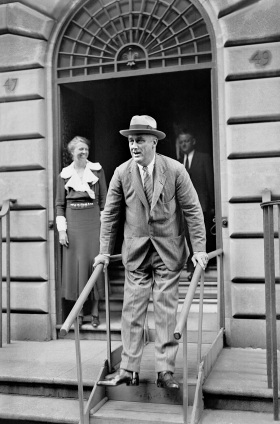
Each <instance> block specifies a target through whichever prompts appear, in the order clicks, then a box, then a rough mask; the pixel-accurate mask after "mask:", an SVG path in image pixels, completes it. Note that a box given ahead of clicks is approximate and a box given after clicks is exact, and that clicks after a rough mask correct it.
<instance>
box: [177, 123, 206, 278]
mask: <svg viewBox="0 0 280 424" xmlns="http://www.w3.org/2000/svg"><path fill="white" fill-rule="evenodd" d="M176 144H177V152H178V159H179V161H180V162H182V163H183V165H184V166H185V168H186V170H187V171H188V173H189V175H190V178H191V180H192V183H193V185H194V188H195V190H196V192H197V194H198V198H199V202H200V204H201V208H202V211H203V215H204V223H205V228H206V238H207V240H210V238H211V234H210V228H211V224H212V222H211V219H212V218H213V216H214V177H213V166H212V162H211V158H210V156H209V155H208V154H207V153H202V152H199V151H197V150H196V149H195V147H196V139H195V137H194V136H193V134H192V133H191V132H190V131H189V130H188V129H186V128H183V129H181V130H180V131H179V133H178V137H177V140H176ZM186 239H187V243H188V247H189V250H190V256H189V260H188V263H187V269H188V271H189V272H190V275H189V280H191V278H192V274H193V271H194V266H193V263H192V261H191V260H190V258H191V257H192V253H193V249H192V245H191V240H190V237H189V234H188V231H187V228H186Z"/></svg>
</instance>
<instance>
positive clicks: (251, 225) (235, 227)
mask: <svg viewBox="0 0 280 424" xmlns="http://www.w3.org/2000/svg"><path fill="white" fill-rule="evenodd" d="M228 211H229V214H228V230H229V235H230V237H242V236H243V237H250V236H251V237H252V236H253V237H257V236H258V237H262V236H263V210H262V209H261V207H260V204H259V203H230V204H229V208H228ZM275 212H276V210H275ZM275 215H276V213H275ZM276 222H277V221H276V216H275V228H276Z"/></svg>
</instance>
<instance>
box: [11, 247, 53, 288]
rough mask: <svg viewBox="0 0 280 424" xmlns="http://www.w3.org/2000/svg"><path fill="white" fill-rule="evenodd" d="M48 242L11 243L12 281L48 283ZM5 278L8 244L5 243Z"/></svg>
mask: <svg viewBox="0 0 280 424" xmlns="http://www.w3.org/2000/svg"><path fill="white" fill-rule="evenodd" d="M47 250H48V249H47V243H46V242H21V243H18V242H12V243H11V279H12V280H27V281H30V280H31V281H46V280H47V279H48V266H47V261H48V251H47ZM3 276H5V277H6V243H3Z"/></svg>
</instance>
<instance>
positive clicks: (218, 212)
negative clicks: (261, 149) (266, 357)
mask: <svg viewBox="0 0 280 424" xmlns="http://www.w3.org/2000/svg"><path fill="white" fill-rule="evenodd" d="M191 2H192V3H193V4H194V6H195V7H196V8H197V9H198V10H199V12H200V13H201V16H202V17H203V19H204V20H205V23H206V25H207V29H208V31H209V35H210V40H211V48H212V61H211V63H205V64H204V63H198V64H190V65H176V66H174V67H168V68H164V71H163V68H155V69H143V70H130V71H125V72H124V71H122V72H115V73H114V74H113V75H114V76H113V78H124V77H133V76H141V75H155V74H162V73H176V72H183V71H190V70H193V71H194V70H199V69H210V74H211V78H210V84H211V99H212V101H211V117H212V146H213V171H214V188H215V223H216V248H217V249H218V248H223V235H222V201H221V195H222V193H221V167H220V139H219V104H218V68H217V45H216V35H215V31H214V28H213V24H212V22H211V20H210V17H209V16H208V13H207V10H206V8H204V7H203V6H202V5H201V4H200V2H199V0H191ZM81 3H82V1H81V2H80V3H79V4H78V5H76V7H74V8H73V9H72V10H71V12H70V13H69V16H68V17H67V18H66V19H64V23H63V26H62V27H61V28H60V33H59V35H58V36H57V37H56V40H55V47H54V49H53V55H52V81H53V84H52V86H53V140H54V146H53V187H54V188H53V193H54V195H53V197H54V200H55V193H56V180H57V176H58V174H59V172H60V169H61V148H62V143H61V89H60V87H61V86H62V85H63V84H65V83H70V82H71V83H74V82H83V81H98V80H106V79H111V78H112V74H111V73H110V74H102V75H99V74H98V75H91V76H81V77H74V78H57V72H56V65H55V64H56V63H57V55H58V46H59V44H60V42H61V39H62V36H63V34H64V31H65V29H66V28H67V26H68V25H69V23H70V22H71V19H72V18H73V16H74V15H75V13H76V11H77V10H78V9H79V7H81ZM54 205H55V202H54ZM54 216H55V211H54ZM54 241H55V246H54V252H55V267H54V268H55V287H56V299H55V302H56V312H57V321H58V323H60V322H62V309H61V305H62V303H61V247H60V245H59V243H58V237H57V232H55V237H54ZM222 280H223V278H222Z"/></svg>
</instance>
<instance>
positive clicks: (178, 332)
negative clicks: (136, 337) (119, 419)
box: [60, 249, 224, 424]
mask: <svg viewBox="0 0 280 424" xmlns="http://www.w3.org/2000/svg"><path fill="white" fill-rule="evenodd" d="M222 253H223V251H222V249H217V250H215V251H213V252H210V253H209V254H208V256H209V259H212V258H214V257H217V271H218V272H217V285H218V287H217V288H218V299H217V300H218V314H217V316H218V322H217V330H218V331H217V332H218V333H219V334H218V336H217V339H218V340H220V339H221V337H220V334H222V331H221V329H223V327H224V301H223V296H224V288H223V271H222V270H223V263H222ZM119 260H121V255H113V256H111V257H110V262H113V261H119ZM101 272H103V265H102V264H99V265H97V266H96V268H95V270H94V271H93V273H92V275H91V277H90V278H89V280H88V282H87V284H86V286H85V288H84V289H83V291H82V293H81V294H80V296H79V298H78V300H77V302H76V303H75V305H74V307H73V308H72V310H71V312H70V314H69V315H68V317H67V319H66V321H65V322H64V324H63V325H62V327H61V329H60V334H61V336H65V335H66V334H67V333H68V332H69V330H70V328H71V326H72V325H73V324H74V331H75V346H76V360H77V380H78V392H79V407H80V424H87V423H89V413H90V411H95V410H98V409H99V408H100V407H101V406H102V405H103V404H104V403H105V402H106V400H107V399H106V398H104V399H101V400H100V401H99V402H98V404H97V405H94V404H93V400H92V399H93V397H94V390H93V391H92V394H91V396H90V398H89V400H88V402H87V404H86V405H84V399H83V379H82V362H81V350H80V340H79V322H78V316H79V312H80V311H81V309H82V307H83V304H84V302H85V301H86V299H87V298H88V295H89V293H90V292H91V290H92V289H93V287H94V285H95V283H96V281H97V278H98V276H99V275H100V273H101ZM200 278H201V282H200V300H199V322H198V347H197V370H198V379H197V387H196V392H195V399H194V406H193V412H192V416H191V423H192V424H193V423H195V420H196V412H197V411H196V408H197V407H198V405H199V401H198V397H199V393H200V392H201V390H202V389H201V388H202V383H203V378H202V376H203V370H204V360H205V361H206V359H205V358H204V360H203V361H202V357H201V350H202V324H203V297H204V271H203V269H202V268H201V266H200V265H199V264H197V266H196V268H195V271H194V273H193V277H192V280H191V282H190V287H189V289H188V293H187V295H186V298H185V301H184V304H183V308H182V311H181V313H180V316H179V319H178V323H177V326H176V329H175V332H174V337H175V339H177V340H178V339H180V338H181V337H182V335H183V351H184V353H183V357H184V371H183V411H184V423H185V424H186V423H187V420H188V358H187V319H188V314H189V312H190V307H191V304H192V302H193V299H194V295H195V292H196V289H197V286H198V282H199V279H200ZM105 296H106V326H107V361H106V368H107V371H108V372H109V373H110V372H112V371H113V370H114V365H115V362H117V361H116V358H118V357H119V352H113V354H112V351H111V333H110V307H109V304H110V299H109V281H108V271H107V269H105ZM218 344H219V341H218V342H216V341H215V342H214V343H213V347H214V349H216V350H217V345H218ZM120 348H121V347H120ZM120 348H118V350H119V349H120ZM113 356H114V357H113ZM208 369H210V367H209V366H208ZM101 379H102V378H101Z"/></svg>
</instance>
